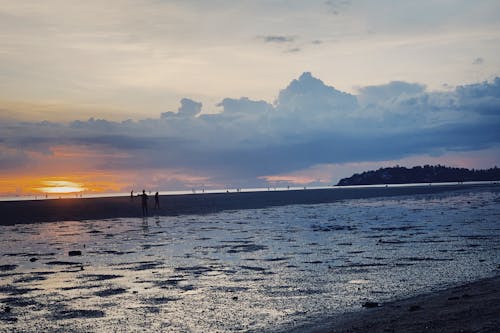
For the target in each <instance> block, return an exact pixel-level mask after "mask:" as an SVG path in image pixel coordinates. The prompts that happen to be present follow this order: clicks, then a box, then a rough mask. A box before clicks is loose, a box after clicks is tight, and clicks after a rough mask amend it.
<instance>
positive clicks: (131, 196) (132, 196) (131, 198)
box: [130, 190, 134, 200]
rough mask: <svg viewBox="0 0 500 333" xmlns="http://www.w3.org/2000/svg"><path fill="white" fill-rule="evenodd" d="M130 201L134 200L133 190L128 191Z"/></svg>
mask: <svg viewBox="0 0 500 333" xmlns="http://www.w3.org/2000/svg"><path fill="white" fill-rule="evenodd" d="M130 200H134V190H132V191H130Z"/></svg>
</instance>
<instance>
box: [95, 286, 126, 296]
mask: <svg viewBox="0 0 500 333" xmlns="http://www.w3.org/2000/svg"><path fill="white" fill-rule="evenodd" d="M126 292H127V289H125V288H109V289H104V290H100V291H97V292H95V293H94V295H96V296H99V297H109V296H114V295H120V294H124V293H126Z"/></svg>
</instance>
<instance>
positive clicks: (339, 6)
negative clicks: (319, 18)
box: [325, 0, 351, 15]
mask: <svg viewBox="0 0 500 333" xmlns="http://www.w3.org/2000/svg"><path fill="white" fill-rule="evenodd" d="M350 4H351V1H349V0H328V1H325V5H326V6H327V7H328V11H329V12H330V13H332V14H333V15H339V14H340V12H341V11H342V10H344V9H345V8H347V7H348V6H349V5H350Z"/></svg>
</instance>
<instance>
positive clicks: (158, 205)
mask: <svg viewBox="0 0 500 333" xmlns="http://www.w3.org/2000/svg"><path fill="white" fill-rule="evenodd" d="M155 208H160V195H159V194H158V192H156V193H155Z"/></svg>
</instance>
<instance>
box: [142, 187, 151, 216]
mask: <svg viewBox="0 0 500 333" xmlns="http://www.w3.org/2000/svg"><path fill="white" fill-rule="evenodd" d="M140 196H141V198H142V201H141V204H142V216H148V199H149V198H148V195H147V194H146V191H144V190H142V194H140Z"/></svg>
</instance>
